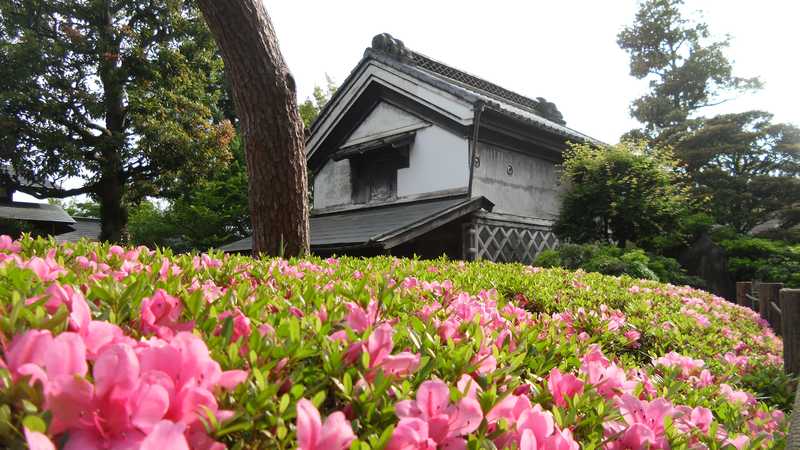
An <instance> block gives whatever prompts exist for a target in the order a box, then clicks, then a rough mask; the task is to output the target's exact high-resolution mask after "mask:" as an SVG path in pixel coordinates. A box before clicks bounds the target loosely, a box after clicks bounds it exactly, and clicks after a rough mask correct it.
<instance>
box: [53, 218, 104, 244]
mask: <svg viewBox="0 0 800 450" xmlns="http://www.w3.org/2000/svg"><path fill="white" fill-rule="evenodd" d="M73 219H75V223H73V224H72V225H70V227H71V228H72V229H73V231H68V232H66V233H61V234H59V235H56V236H55V238H56V242H77V241H80V240H81V239H84V238H86V239H88V240H90V241H96V240H98V238H99V237H100V219H96V218H94V217H73Z"/></svg>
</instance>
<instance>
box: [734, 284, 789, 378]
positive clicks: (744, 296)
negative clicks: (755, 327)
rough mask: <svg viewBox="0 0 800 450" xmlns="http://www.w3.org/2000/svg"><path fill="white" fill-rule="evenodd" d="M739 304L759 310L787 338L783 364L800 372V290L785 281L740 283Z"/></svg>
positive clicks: (773, 328)
mask: <svg viewBox="0 0 800 450" xmlns="http://www.w3.org/2000/svg"><path fill="white" fill-rule="evenodd" d="M736 303H738V304H739V305H741V306H745V307H748V308H752V309H753V310H755V311H758V313H759V315H760V316H761V318H762V319H764V320H766V321H767V322H769V325H770V327H772V330H773V331H775V334H777V335H778V336H781V337H783V367H784V368H785V370H786V372H787V373H792V374H795V375H800V289H784V288H783V283H758V282H755V283H754V282H750V281H740V282H738V283H736Z"/></svg>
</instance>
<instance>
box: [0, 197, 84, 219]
mask: <svg viewBox="0 0 800 450" xmlns="http://www.w3.org/2000/svg"><path fill="white" fill-rule="evenodd" d="M0 218H3V219H16V220H28V221H31V222H55V223H66V224H72V223H75V221H74V220H72V217H70V216H69V214H67V213H66V211H64V210H63V209H61V207H60V206H58V205H50V204H47V203H26V202H0Z"/></svg>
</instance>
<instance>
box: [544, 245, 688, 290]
mask: <svg viewBox="0 0 800 450" xmlns="http://www.w3.org/2000/svg"><path fill="white" fill-rule="evenodd" d="M533 264H534V265H535V266H540V267H562V268H565V269H570V270H575V269H583V270H585V271H587V272H598V273H602V274H604V275H617V276H619V275H628V276H630V277H632V278H641V279H646V280H654V281H662V282H667V283H672V284H677V285H691V286H702V285H703V281H702V280H700V279H699V278H696V277H691V276H688V275H687V274H686V271H685V270H683V268H682V267H681V265H680V264H679V263H678V261H676V260H675V259H672V258H667V257H664V256H659V255H653V254H649V253H645V251H644V250H642V249H638V248H628V249H621V248H619V247H616V246H613V245H608V244H601V243H597V244H562V245H561V246H560V247H558V248H557V249H555V250H545V251H543V252H541V253H539V255H538V256H537V257H536V259H535V260H534V261H533Z"/></svg>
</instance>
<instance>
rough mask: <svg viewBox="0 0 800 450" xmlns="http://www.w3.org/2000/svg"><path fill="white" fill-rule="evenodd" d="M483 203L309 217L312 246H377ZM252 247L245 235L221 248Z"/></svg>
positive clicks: (422, 204)
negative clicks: (399, 234) (385, 240)
mask: <svg viewBox="0 0 800 450" xmlns="http://www.w3.org/2000/svg"><path fill="white" fill-rule="evenodd" d="M483 202H488V201H487V200H486V199H485V198H483V197H479V198H474V199H472V200H467V199H466V198H465V197H463V196H462V197H450V198H445V199H437V200H428V201H418V202H411V203H400V204H393V205H387V206H378V207H374V208H361V209H355V210H350V211H342V212H336V213H329V214H321V215H316V216H312V217H311V219H310V226H311V247H312V249H313V247H317V248H319V247H351V246H357V245H366V244H375V245H378V244H380V242H381V240H382V239H383V238H387V239H388V238H390V237H394V236H395V235H396V234H398V233H400V232H402V231H404V230H407V229H413V228H415V227H417V226H421V225H422V224H424V223H425V222H427V221H428V220H429V219H432V218H435V217H437V216H438V215H440V214H441V213H445V212H447V211H450V210H453V209H455V208H459V207H461V206H464V205H468V204H472V203H475V204H476V206H481V205H483V204H485V203H483ZM252 247H253V243H252V239H251V238H249V237H248V238H245V239H241V240H239V241H236V242H232V243H230V244H228V245H225V246H223V247H221V248H220V249H221V250H223V251H225V252H242V251H250V250H251V249H252Z"/></svg>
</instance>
